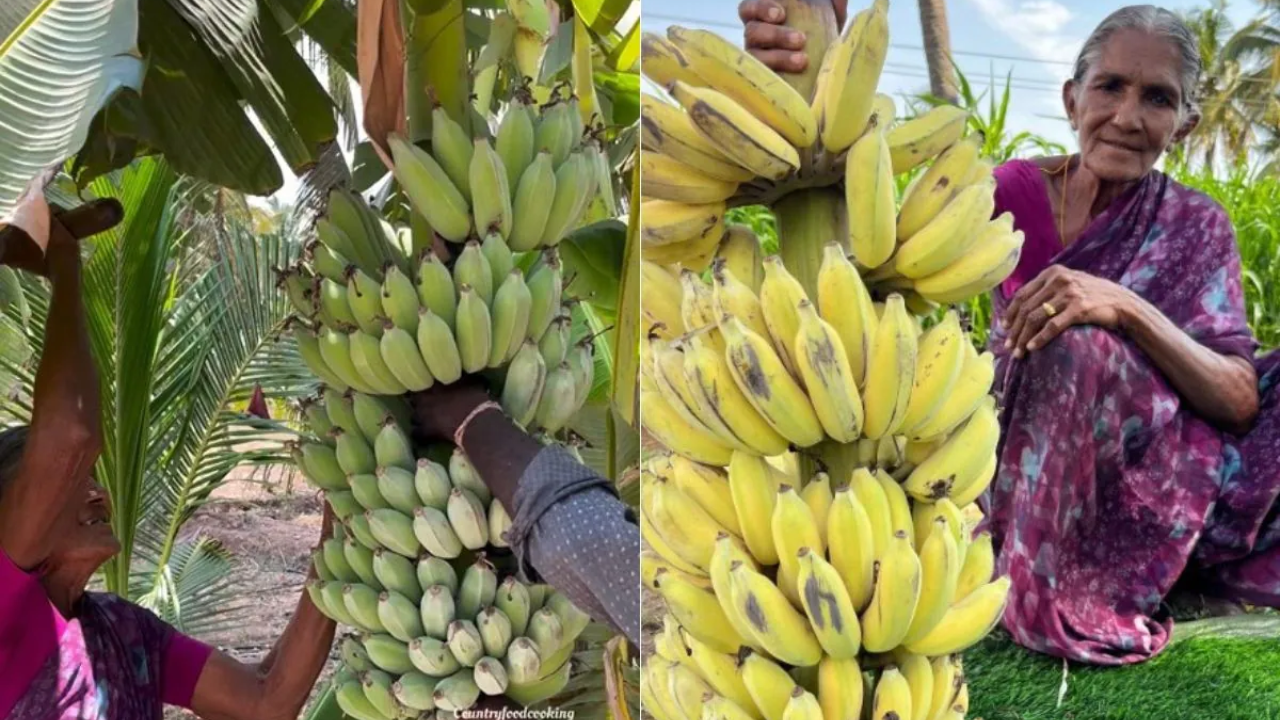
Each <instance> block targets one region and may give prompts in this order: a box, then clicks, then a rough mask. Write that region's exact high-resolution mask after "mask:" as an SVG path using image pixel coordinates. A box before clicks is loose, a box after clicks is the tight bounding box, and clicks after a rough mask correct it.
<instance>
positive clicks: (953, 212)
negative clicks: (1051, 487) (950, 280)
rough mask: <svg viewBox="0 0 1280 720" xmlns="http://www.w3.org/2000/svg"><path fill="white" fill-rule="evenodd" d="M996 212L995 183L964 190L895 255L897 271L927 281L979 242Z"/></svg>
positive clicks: (988, 182)
mask: <svg viewBox="0 0 1280 720" xmlns="http://www.w3.org/2000/svg"><path fill="white" fill-rule="evenodd" d="M994 209H995V181H994V180H988V181H986V182H982V183H979V184H977V185H970V186H969V187H967V188H965V189H963V190H961V191H960V192H959V193H958V194H957V195H956V197H955V199H954V200H952V201H951V202H949V203H947V205H946V207H944V208H942V212H940V213H938V215H937V217H935V218H934V219H933V220H930V221H929V224H927V225H925V226H924V227H923V228H921V229H920V231H919V232H917V233H916V234H915V235H912V236H911V237H910V238H908V239H907V240H906V241H905V242H904V243H903V244H902V247H900V248H898V253H897V255H895V256H894V265H893V267H894V269H895V270H897V271H898V273H899V274H900V275H902V276H903V277H907V278H912V279H916V278H924V277H928V276H929V275H932V274H934V273H936V272H938V271H940V270H943V269H944V268H946V267H947V266H948V265H951V264H952V263H953V262H955V261H956V260H957V259H959V258H961V257H963V256H964V255H965V254H966V253H967V252H968V251H969V249H970V248H972V247H973V246H974V245H975V244H976V243H977V241H978V239H979V237H980V235H981V234H982V230H983V229H984V228H985V227H986V226H987V224H988V222H998V221H991V212H992V211H993V210H994Z"/></svg>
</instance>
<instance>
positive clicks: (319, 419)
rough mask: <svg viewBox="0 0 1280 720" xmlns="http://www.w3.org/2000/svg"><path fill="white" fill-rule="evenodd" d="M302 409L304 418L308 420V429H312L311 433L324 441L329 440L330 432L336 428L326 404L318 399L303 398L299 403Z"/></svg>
mask: <svg viewBox="0 0 1280 720" xmlns="http://www.w3.org/2000/svg"><path fill="white" fill-rule="evenodd" d="M299 405H300V406H301V408H302V414H303V417H305V418H306V420H307V427H310V428H311V432H313V433H315V434H316V437H318V438H320V439H321V440H322V441H326V442H327V441H328V440H329V431H330V430H332V429H333V428H334V425H333V421H332V420H330V419H329V413H328V412H326V411H325V409H324V403H323V402H320V401H319V400H317V399H316V398H303V399H302V400H301V401H299Z"/></svg>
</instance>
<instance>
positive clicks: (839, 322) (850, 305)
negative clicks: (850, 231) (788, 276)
mask: <svg viewBox="0 0 1280 720" xmlns="http://www.w3.org/2000/svg"><path fill="white" fill-rule="evenodd" d="M818 314H819V315H821V316H822V319H823V320H826V321H827V322H828V323H830V324H831V327H832V328H834V329H835V331H836V334H837V335H839V336H840V342H841V344H842V345H843V346H844V351H845V355H846V357H848V359H849V369H850V371H852V372H853V377H854V380H856V381H857V384H858V388H859V389H861V388H863V387H865V386H866V377H867V360H868V358H869V357H870V354H871V345H872V341H873V340H874V338H875V336H876V326H877V323H878V322H879V321H878V319H877V317H876V312H875V308H874V307H872V304H871V294H870V293H869V292H868V291H867V286H866V285H864V284H863V282H862V277H861V275H859V274H858V269H857V268H855V267H854V266H853V263H852V262H850V261H849V257H848V255H847V254H846V253H845V249H844V246H843V245H841V244H840V243H838V242H835V241H832V242H829V243H827V244H826V246H825V247H824V248H823V249H822V265H821V267H820V268H819V269H818Z"/></svg>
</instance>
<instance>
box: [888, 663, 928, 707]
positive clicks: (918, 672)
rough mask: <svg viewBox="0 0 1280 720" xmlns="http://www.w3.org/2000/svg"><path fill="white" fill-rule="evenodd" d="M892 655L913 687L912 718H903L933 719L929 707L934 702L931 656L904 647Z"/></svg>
mask: <svg viewBox="0 0 1280 720" xmlns="http://www.w3.org/2000/svg"><path fill="white" fill-rule="evenodd" d="M891 657H892V658H893V662H894V664H896V665H897V666H898V670H899V672H901V673H902V676H903V677H904V678H906V680H907V686H908V687H910V688H911V718H903V720H931V718H930V717H929V708H930V705H931V704H932V703H933V666H932V665H930V664H929V658H927V657H925V656H923V655H915V654H913V653H909V652H907V651H905V650H903V649H902V648H897V649H896V650H894V651H893V653H892V655H891Z"/></svg>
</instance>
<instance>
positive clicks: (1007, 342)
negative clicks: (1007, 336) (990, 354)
mask: <svg viewBox="0 0 1280 720" xmlns="http://www.w3.org/2000/svg"><path fill="white" fill-rule="evenodd" d="M1011 347H1013V341H1012V340H1005V341H1004V349H1005V350H1008V349H1009V348H1011Z"/></svg>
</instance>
